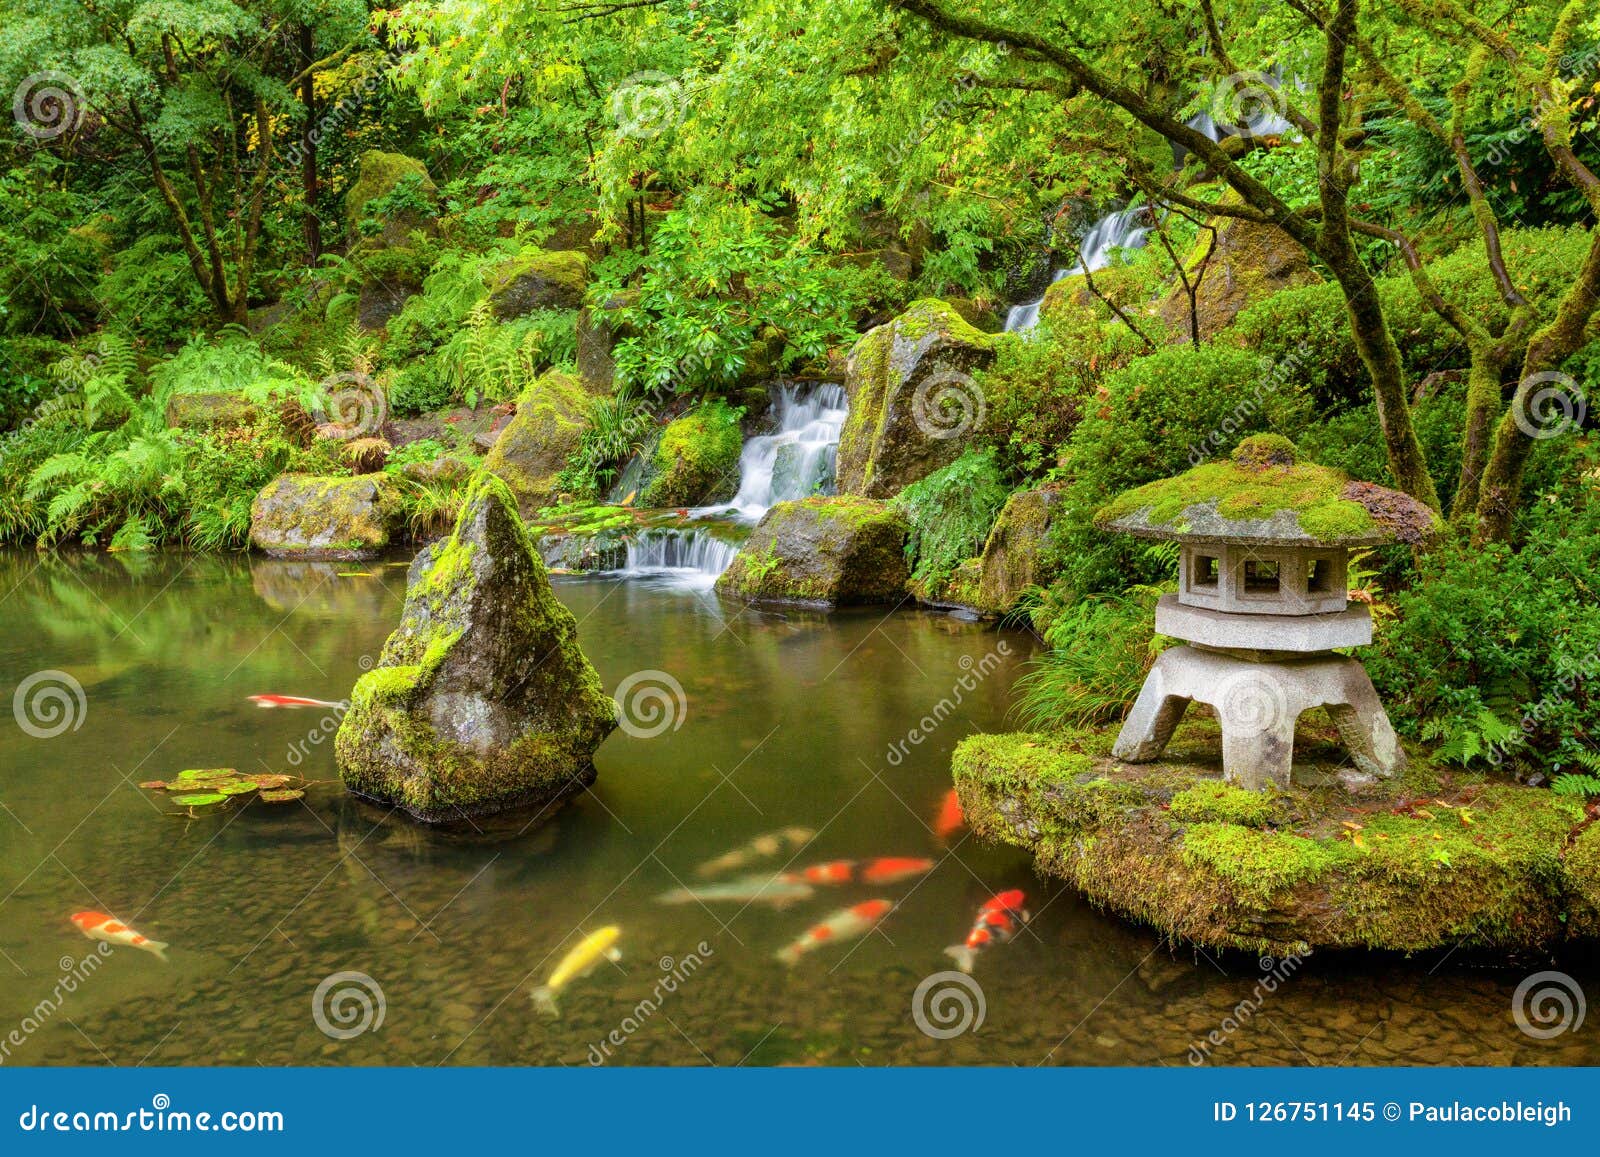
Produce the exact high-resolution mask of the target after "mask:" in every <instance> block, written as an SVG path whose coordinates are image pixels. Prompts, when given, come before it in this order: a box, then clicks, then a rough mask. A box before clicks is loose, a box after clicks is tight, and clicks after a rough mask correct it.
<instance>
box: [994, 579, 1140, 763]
mask: <svg viewBox="0 0 1600 1157" xmlns="http://www.w3.org/2000/svg"><path fill="white" fill-rule="evenodd" d="M1162 593H1163V588H1161V587H1156V586H1135V587H1132V588H1131V589H1129V590H1127V591H1125V592H1123V593H1120V594H1111V595H1097V596H1092V597H1090V598H1086V599H1082V600H1080V601H1078V602H1076V603H1074V604H1073V605H1072V606H1070V607H1068V608H1067V609H1066V610H1064V611H1062V612H1060V613H1059V614H1057V615H1055V616H1054V618H1053V621H1052V622H1051V624H1050V627H1049V629H1048V630H1047V631H1046V632H1045V642H1047V643H1048V644H1049V645H1050V649H1049V650H1048V651H1047V652H1046V653H1045V654H1043V655H1041V656H1039V657H1038V658H1036V659H1034V660H1032V662H1031V663H1030V664H1029V669H1028V671H1027V673H1026V674H1024V675H1023V676H1022V677H1021V678H1020V679H1018V680H1017V684H1016V689H1017V692H1018V694H1019V696H1020V698H1019V699H1018V701H1017V705H1016V708H1015V711H1016V714H1017V717H1018V719H1019V721H1020V723H1021V726H1022V727H1023V728H1025V729H1026V730H1029V731H1043V730H1052V729H1055V728H1059V727H1095V726H1103V725H1105V724H1110V723H1116V722H1118V721H1119V720H1121V719H1122V717H1123V716H1124V715H1126V714H1127V712H1128V708H1129V707H1131V706H1132V705H1133V701H1134V699H1135V698H1137V697H1138V694H1139V688H1140V687H1141V686H1143V685H1144V678H1145V676H1146V675H1147V674H1149V672H1150V665H1151V664H1152V663H1153V662H1155V658H1156V656H1157V655H1159V654H1160V653H1161V651H1162V650H1163V649H1164V648H1165V644H1164V643H1163V641H1162V640H1160V639H1159V638H1158V637H1157V636H1156V633H1155V605H1156V600H1157V599H1158V598H1160V597H1161V594H1162Z"/></svg>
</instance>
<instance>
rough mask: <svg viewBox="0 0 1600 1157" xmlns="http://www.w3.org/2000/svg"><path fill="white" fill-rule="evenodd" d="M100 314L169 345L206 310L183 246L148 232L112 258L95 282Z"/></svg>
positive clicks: (193, 326) (156, 343)
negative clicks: (105, 270)
mask: <svg viewBox="0 0 1600 1157" xmlns="http://www.w3.org/2000/svg"><path fill="white" fill-rule="evenodd" d="M95 296H96V297H97V298H99V299H100V307H101V312H102V314H103V315H104V316H106V317H108V318H112V319H114V320H115V323H116V325H117V326H118V327H119V328H122V329H125V330H127V331H128V332H129V333H130V334H133V335H134V336H136V337H139V338H142V339H144V340H146V341H148V342H149V343H150V344H151V345H154V346H157V347H161V348H170V347H171V346H173V345H175V344H177V343H178V342H179V341H180V340H182V338H183V337H185V336H186V335H188V334H190V333H192V332H194V330H195V329H196V327H197V323H198V322H200V321H201V320H202V319H204V318H206V317H208V316H209V315H210V313H211V303H210V302H209V301H208V300H207V299H206V296H205V294H204V293H202V292H201V290H200V286H199V285H198V284H197V283H196V282H195V279H194V274H193V273H192V272H191V271H190V269H189V261H188V259H187V258H186V257H184V255H183V247H182V245H181V244H180V243H179V241H178V239H177V238H176V237H174V236H172V235H171V234H170V233H161V232H158V231H156V232H149V233H145V234H144V235H143V236H141V237H139V238H138V239H137V240H135V241H134V242H133V243H132V244H130V245H129V246H128V247H127V248H126V249H123V250H122V251H121V252H119V253H118V254H117V256H116V259H115V260H114V261H113V263H112V266H111V271H110V272H109V273H107V274H105V276H103V277H101V278H100V280H99V282H98V284H97V285H96V286H95Z"/></svg>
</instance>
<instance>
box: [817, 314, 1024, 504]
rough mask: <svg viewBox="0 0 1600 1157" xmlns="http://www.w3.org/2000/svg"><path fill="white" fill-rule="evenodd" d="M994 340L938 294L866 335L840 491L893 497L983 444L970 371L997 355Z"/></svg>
mask: <svg viewBox="0 0 1600 1157" xmlns="http://www.w3.org/2000/svg"><path fill="white" fill-rule="evenodd" d="M994 342H995V339H994V338H993V337H991V336H990V335H989V334H986V333H983V332H981V331H980V330H977V329H975V328H974V327H973V326H971V325H969V324H968V323H967V322H966V320H965V319H963V318H962V316H961V315H960V314H959V313H957V312H956V311H955V310H954V309H952V308H951V307H950V306H949V305H948V304H947V303H945V302H943V301H939V300H938V299H936V298H924V299H922V300H920V301H915V302H912V304H911V305H910V306H908V307H907V309H906V311H905V313H903V314H901V315H900V316H899V317H897V318H895V319H894V320H893V321H891V322H888V323H887V324H885V325H880V326H878V327H876V328H874V329H871V330H868V331H867V332H866V333H865V334H863V335H862V336H861V338H860V339H859V340H858V341H857V342H856V344H855V347H854V348H853V349H852V350H851V352H850V358H849V363H848V367H847V371H846V374H845V392H846V393H847V394H848V395H849V398H850V416H849V417H848V418H847V419H846V420H845V424H844V429H843V430H842V431H841V432H840V436H839V458H838V487H839V491H840V493H842V494H854V495H860V496H862V497H866V498H889V497H892V496H893V495H895V494H898V493H899V492H900V491H901V490H903V489H904V488H905V487H906V486H907V485H908V484H910V483H912V482H915V481H917V480H918V479H920V478H926V477H927V476H928V475H929V474H932V473H933V472H934V471H935V470H938V469H940V468H941V467H944V466H948V465H949V464H950V463H951V462H954V461H955V460H956V459H957V458H959V457H961V455H962V454H963V453H965V452H966V451H967V449H969V448H970V447H972V446H974V445H976V444H978V443H979V442H980V440H981V439H980V434H981V431H982V428H983V419H984V416H985V415H984V411H985V405H984V402H983V395H982V391H981V390H980V389H979V388H978V386H977V383H976V382H975V381H973V379H972V376H971V375H972V374H974V373H976V372H977V371H978V370H981V369H985V368H987V367H988V366H989V365H990V364H991V363H992V362H993V361H994V357H995V350H994Z"/></svg>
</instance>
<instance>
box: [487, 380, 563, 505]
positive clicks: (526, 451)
mask: <svg viewBox="0 0 1600 1157" xmlns="http://www.w3.org/2000/svg"><path fill="white" fill-rule="evenodd" d="M588 412H589V395H588V394H587V393H586V392H585V391H584V388H583V383H582V382H580V381H579V380H578V379H577V378H576V377H574V376H573V375H571V374H565V373H561V372H559V371H557V370H551V371H549V372H547V373H545V374H543V375H542V376H540V377H539V378H537V379H535V380H534V381H533V382H532V383H531V384H530V385H529V386H528V388H527V389H525V390H524V391H523V392H522V396H521V397H519V398H518V399H517V413H516V416H515V417H514V418H512V419H511V422H510V423H509V424H508V425H507V426H506V428H505V429H504V430H502V431H501V432H500V437H499V438H497V439H496V440H495V444H494V446H493V448H491V449H490V451H489V453H488V456H487V457H485V458H484V460H483V468H484V469H485V470H486V471H488V472H489V473H491V474H494V475H496V476H497V477H499V478H500V479H502V480H503V481H504V482H505V483H506V484H507V485H508V486H510V488H511V492H512V493H513V494H514V495H516V498H517V502H518V506H519V509H520V510H521V511H522V513H523V514H524V515H526V516H528V517H530V518H531V517H532V516H533V514H534V512H535V511H537V510H540V509H541V508H544V507H547V506H549V505H550V504H551V503H552V502H553V501H554V500H555V499H556V498H557V496H558V494H559V492H560V486H559V483H558V481H557V479H558V476H559V475H560V473H561V471H562V470H563V469H564V468H565V467H566V465H567V462H568V461H569V460H570V458H571V457H572V455H573V454H575V453H576V452H577V450H578V446H579V441H580V437H581V435H582V433H583V430H584V428H585V427H586V426H587V424H588Z"/></svg>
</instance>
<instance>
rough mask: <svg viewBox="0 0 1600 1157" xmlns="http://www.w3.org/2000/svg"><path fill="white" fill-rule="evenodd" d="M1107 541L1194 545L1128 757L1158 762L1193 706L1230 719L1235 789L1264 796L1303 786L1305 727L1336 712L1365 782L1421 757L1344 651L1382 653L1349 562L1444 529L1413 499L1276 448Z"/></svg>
mask: <svg viewBox="0 0 1600 1157" xmlns="http://www.w3.org/2000/svg"><path fill="white" fill-rule="evenodd" d="M1095 523H1096V525H1097V526H1099V527H1101V528H1102V529H1105V530H1117V531H1122V532H1124V533H1126V534H1132V535H1136V536H1138V537H1140V538H1155V539H1167V540H1172V541H1175V542H1177V543H1178V544H1179V568H1178V593H1177V594H1176V595H1170V594H1169V595H1163V596H1162V597H1161V600H1160V601H1159V603H1157V605H1156V631H1157V633H1158V634H1162V635H1167V636H1169V637H1171V638H1175V639H1181V640H1183V642H1184V645H1183V646H1178V647H1172V648H1170V649H1169V650H1167V651H1164V652H1162V654H1161V656H1160V657H1159V658H1158V659H1157V660H1156V662H1155V666H1154V667H1152V668H1151V670H1150V674H1149V676H1148V677H1147V678H1146V679H1145V682H1144V687H1143V688H1142V689H1141V690H1140V692H1139V698H1138V699H1137V700H1136V701H1135V703H1134V705H1133V710H1132V711H1131V712H1130V713H1129V715H1128V718H1127V721H1126V722H1124V723H1123V725H1122V733H1121V734H1120V735H1119V736H1118V737H1117V742H1116V746H1115V747H1114V748H1112V754H1113V755H1115V756H1116V757H1117V758H1118V759H1123V760H1126V761H1128V762H1129V763H1148V762H1150V761H1152V760H1154V759H1157V758H1158V757H1159V756H1160V755H1161V752H1162V751H1163V750H1164V749H1165V747H1166V745H1167V741H1168V740H1169V739H1171V738H1172V733H1173V731H1174V730H1175V729H1176V728H1177V726H1178V722H1179V720H1181V719H1182V718H1183V713H1184V711H1185V710H1186V709H1187V708H1188V706H1189V703H1190V702H1191V701H1194V700H1198V701H1199V702H1201V703H1205V704H1209V705H1210V706H1211V707H1213V708H1214V709H1215V710H1216V713H1217V718H1218V720H1219V721H1220V723H1221V725H1222V770H1223V777H1224V778H1225V779H1226V780H1228V781H1229V782H1231V783H1236V784H1238V785H1239V786H1241V787H1246V788H1251V789H1262V788H1265V787H1267V786H1268V785H1271V784H1276V785H1277V786H1279V787H1288V786H1289V774H1290V768H1291V764H1292V761H1293V756H1294V727H1295V721H1296V720H1297V719H1298V718H1299V717H1300V714H1301V713H1302V712H1304V711H1306V710H1308V709H1310V708H1312V707H1325V708H1327V711H1328V714H1329V716H1330V717H1331V718H1332V720H1333V722H1334V724H1335V726H1337V727H1338V729H1339V735H1340V738H1341V739H1342V740H1343V741H1344V744H1345V746H1346V747H1347V748H1348V749H1349V751H1350V755H1351V758H1352V759H1353V760H1354V761H1355V764H1356V766H1357V767H1359V768H1360V769H1361V770H1362V771H1365V772H1368V773H1371V774H1373V775H1379V776H1389V775H1393V774H1394V773H1395V772H1396V771H1397V770H1399V769H1400V768H1401V767H1403V766H1404V763H1405V753H1404V752H1403V751H1402V750H1401V748H1400V745H1399V743H1398V741H1397V740H1396V739H1395V734H1394V728H1393V727H1391V726H1390V724H1389V717H1388V715H1386V714H1385V713H1384V710H1383V704H1382V703H1380V702H1379V701H1378V694H1377V692H1376V691H1375V690H1374V689H1373V686H1372V680H1371V679H1369V678H1368V677H1367V673H1366V670H1365V669H1364V668H1363V667H1362V666H1361V664H1360V663H1359V662H1358V661H1356V660H1355V659H1350V658H1346V657H1344V656H1342V655H1337V654H1334V653H1333V652H1334V650H1335V648H1339V647H1357V646H1361V645H1362V644H1365V643H1370V642H1372V615H1371V612H1370V611H1369V610H1368V609H1367V607H1366V606H1365V605H1364V604H1362V603H1355V604H1351V603H1349V601H1348V599H1347V591H1346V587H1347V585H1348V578H1347V575H1348V570H1349V552H1350V550H1351V549H1352V548H1360V547H1368V546H1375V545H1378V544H1381V543H1386V542H1394V541H1396V540H1399V541H1402V542H1410V543H1420V542H1421V541H1423V539H1424V538H1425V537H1427V536H1428V535H1430V534H1432V533H1434V532H1435V531H1436V530H1437V529H1438V519H1437V516H1436V515H1435V514H1434V513H1433V511H1432V510H1430V509H1429V508H1428V507H1427V506H1426V505H1424V504H1423V503H1421V502H1418V501H1417V500H1416V499H1414V498H1412V497H1410V496H1409V495H1406V494H1401V493H1399V492H1398V491H1394V490H1389V489H1387V488H1385V487H1382V486H1375V485H1373V484H1371V483H1368V482H1354V481H1351V480H1350V479H1349V478H1348V477H1347V476H1346V475H1344V474H1343V473H1341V472H1340V471H1337V470H1332V469H1329V468H1327V467H1324V466H1316V465H1311V464H1308V463H1306V464H1303V463H1300V462H1299V461H1298V459H1297V455H1296V451H1295V447H1294V444H1293V443H1292V442H1290V441H1289V440H1288V439H1287V438H1282V437H1279V436H1278V435H1275V434H1260V435H1256V436H1255V437H1252V438H1247V439H1245V441H1244V442H1242V443H1241V444H1240V445H1239V448H1238V449H1237V450H1235V451H1234V453H1233V456H1232V458H1231V459H1230V460H1228V461H1223V462H1208V463H1205V464H1203V465H1200V466H1196V467H1195V468H1194V469H1192V470H1189V471H1187V472H1185V473H1183V474H1180V475H1178V476H1177V477H1175V478H1169V479H1165V480H1163V481H1160V482H1152V483H1150V484H1149V485H1147V486H1142V487H1140V488H1139V489H1137V490H1133V491H1129V492H1128V493H1126V494H1123V495H1122V496H1120V497H1119V498H1117V499H1115V500H1114V501H1112V502H1111V503H1110V504H1109V505H1108V506H1106V507H1105V508H1104V509H1102V510H1101V511H1100V512H1099V513H1098V514H1097V515H1096V516H1095Z"/></svg>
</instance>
